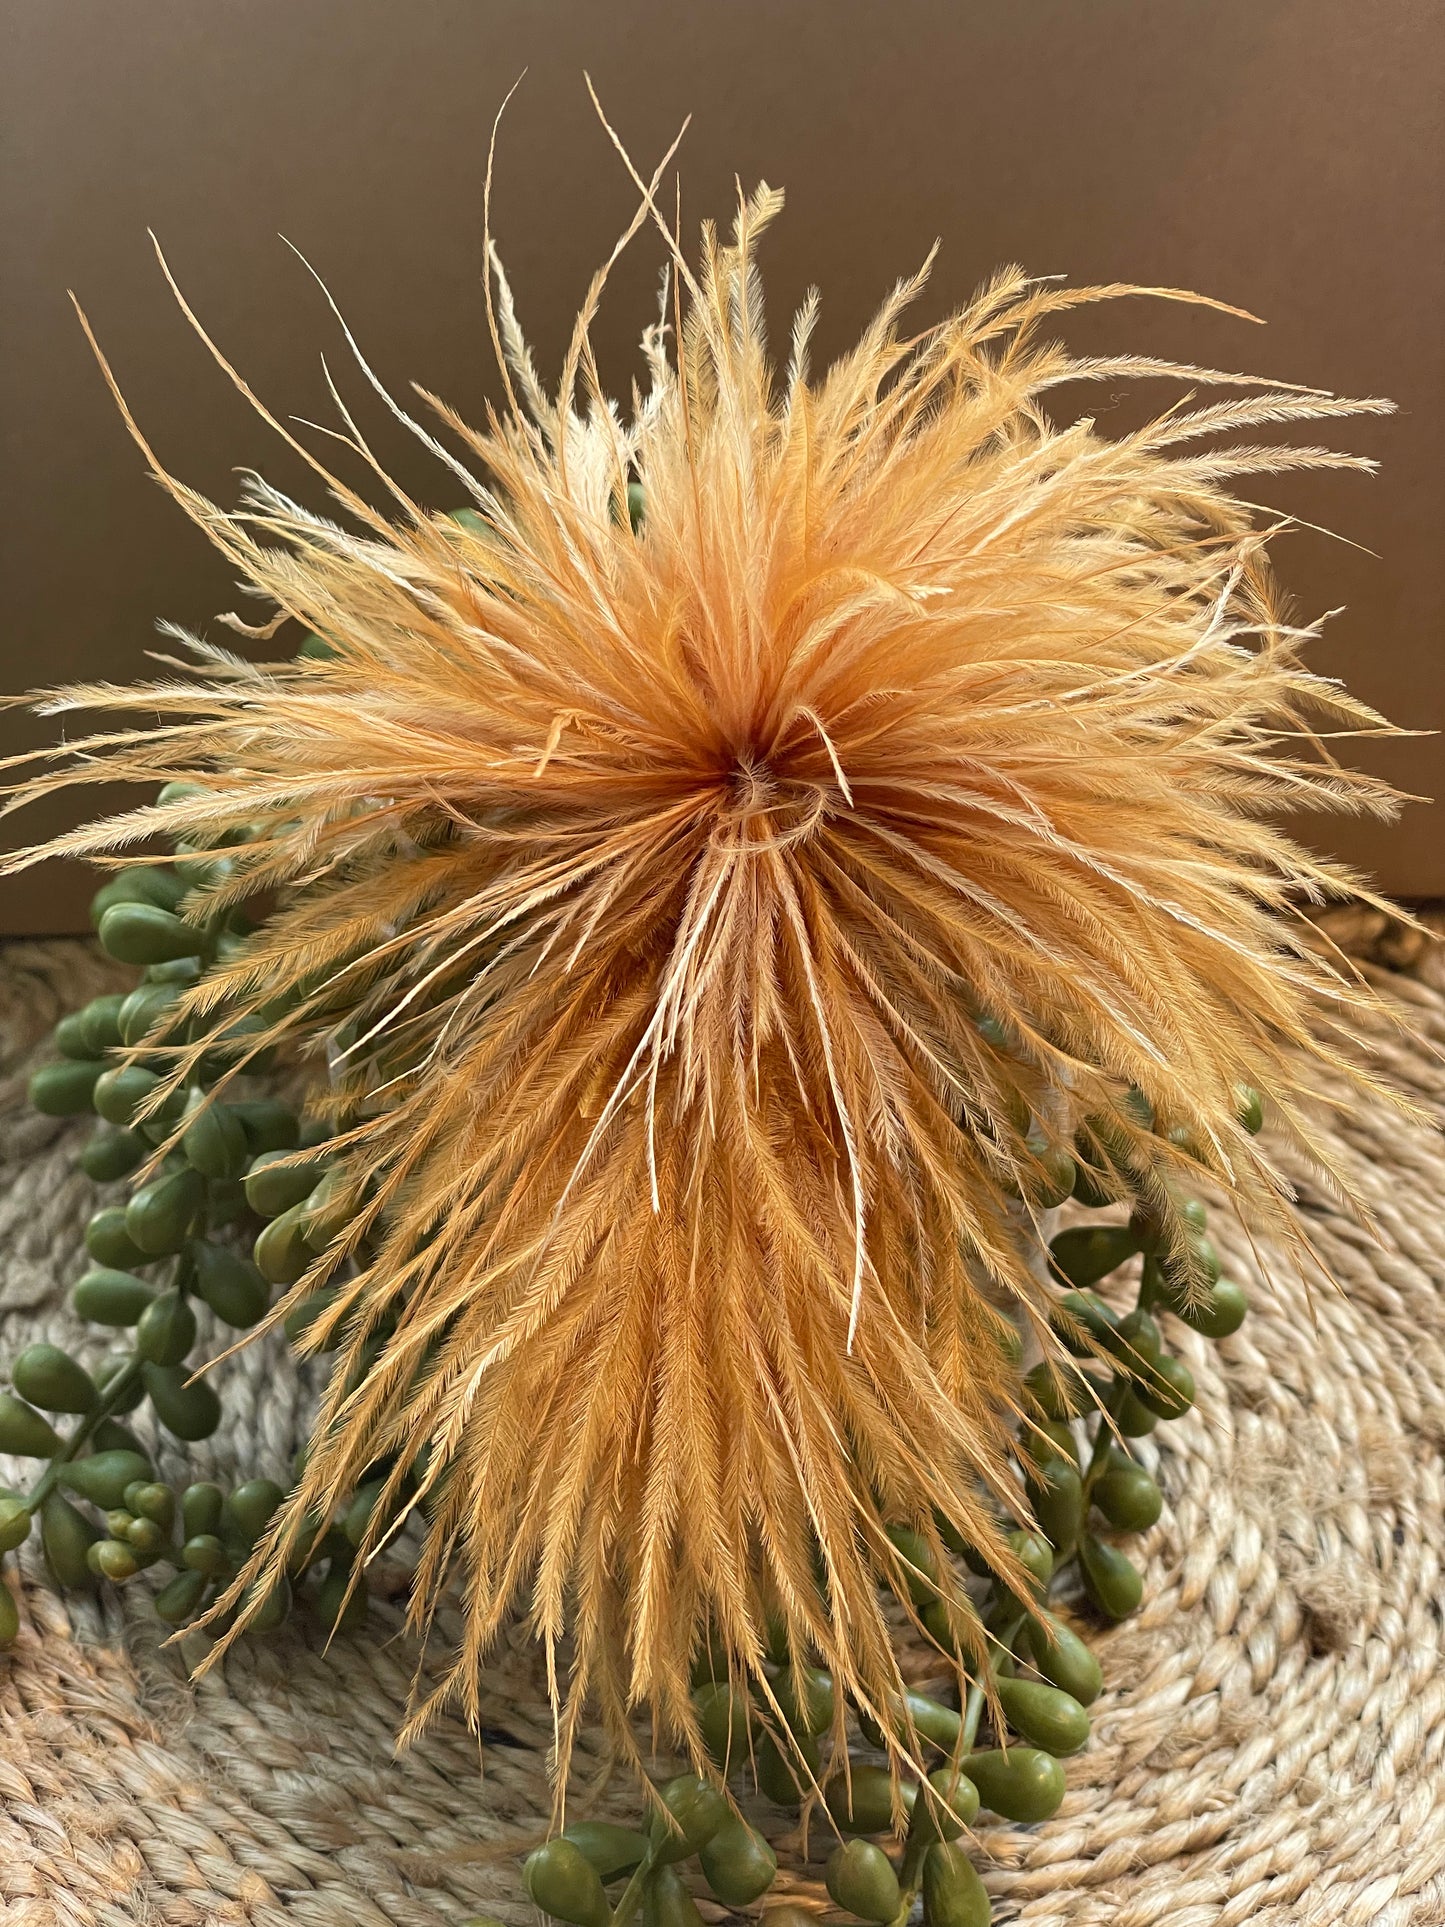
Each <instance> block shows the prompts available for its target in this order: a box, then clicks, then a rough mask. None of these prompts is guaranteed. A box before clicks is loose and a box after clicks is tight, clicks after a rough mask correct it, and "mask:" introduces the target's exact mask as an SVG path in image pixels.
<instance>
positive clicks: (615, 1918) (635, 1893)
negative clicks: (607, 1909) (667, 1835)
mask: <svg viewBox="0 0 1445 1927" xmlns="http://www.w3.org/2000/svg"><path fill="white" fill-rule="evenodd" d="M653 1864H654V1862H653V1848H652V1846H651V1844H650V1843H649V1845H648V1849H647V1852H646V1853H645V1854H643V1856H642V1858H641V1859H640V1860H639V1861H638V1863H637V1865H636V1866H635V1867H634V1868H633V1870H632V1878H631V1879H630V1880H629V1881H628V1883H627V1885H626V1886H625V1887H624V1888H623V1889H622V1892H621V1893H620V1894H619V1895H618V1896H617V1905H616V1906H615V1907H614V1908H613V1909H612V1927H626V1923H627V1922H628V1921H629V1920H631V1918H632V1916H633V1915H634V1914H635V1913H636V1912H637V1903H638V1902H639V1901H640V1900H641V1898H642V1889H643V1888H644V1887H645V1886H646V1885H647V1877H648V1875H649V1874H650V1873H651V1872H652V1869H653Z"/></svg>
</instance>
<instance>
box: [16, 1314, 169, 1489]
mask: <svg viewBox="0 0 1445 1927" xmlns="http://www.w3.org/2000/svg"><path fill="white" fill-rule="evenodd" d="M140 1371H141V1361H140V1358H139V1356H138V1355H137V1354H136V1353H135V1352H132V1353H131V1355H130V1357H129V1358H128V1359H127V1360H126V1362H125V1364H124V1365H123V1366H122V1367H121V1369H120V1370H119V1371H118V1372H117V1373H116V1375H115V1377H114V1378H113V1379H112V1380H111V1382H110V1384H109V1385H107V1387H106V1388H105V1391H104V1392H103V1393H102V1394H101V1396H100V1397H99V1398H98V1399H97V1400H96V1401H95V1404H94V1405H93V1406H92V1407H91V1408H90V1410H89V1411H88V1412H86V1413H84V1414H83V1416H82V1417H81V1420H80V1423H79V1424H78V1425H77V1426H76V1428H75V1430H74V1431H73V1432H72V1433H71V1435H70V1437H69V1438H68V1439H66V1440H65V1441H64V1442H63V1443H62V1445H61V1448H60V1450H59V1451H58V1452H57V1453H56V1454H55V1456H54V1457H53V1458H52V1459H51V1461H50V1463H49V1465H47V1466H46V1468H45V1470H44V1471H43V1472H42V1473H41V1475H40V1477H39V1478H38V1479H37V1480H36V1481H35V1484H34V1485H33V1486H32V1487H31V1488H30V1491H29V1492H28V1493H27V1494H26V1497H25V1504H26V1506H27V1507H28V1508H29V1510H30V1511H31V1512H34V1511H35V1509H36V1507H37V1506H40V1505H43V1504H44V1502H45V1500H46V1499H47V1498H48V1497H49V1496H50V1492H51V1489H52V1488H53V1486H54V1484H55V1481H56V1479H57V1478H58V1477H59V1476H60V1468H61V1466H63V1465H68V1464H69V1463H70V1461H71V1460H72V1459H73V1458H74V1457H75V1456H76V1454H77V1453H78V1452H79V1451H80V1448H81V1447H82V1446H83V1445H85V1444H86V1443H87V1441H88V1440H89V1439H90V1437H91V1435H92V1433H93V1432H94V1431H95V1429H96V1427H97V1426H98V1425H101V1424H102V1423H103V1422H104V1421H105V1420H106V1419H108V1418H109V1417H110V1416H111V1415H112V1413H114V1412H115V1410H116V1409H117V1407H118V1406H119V1404H120V1401H121V1400H122V1399H123V1398H124V1397H125V1395H126V1393H127V1392H128V1391H129V1390H130V1388H131V1386H132V1385H134V1384H135V1382H136V1380H137V1379H138V1378H139V1377H140Z"/></svg>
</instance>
